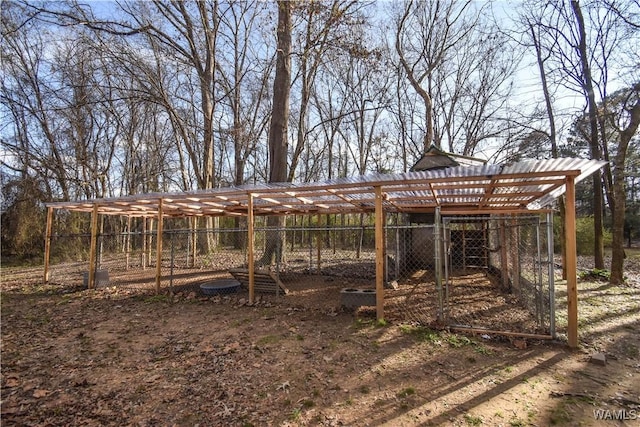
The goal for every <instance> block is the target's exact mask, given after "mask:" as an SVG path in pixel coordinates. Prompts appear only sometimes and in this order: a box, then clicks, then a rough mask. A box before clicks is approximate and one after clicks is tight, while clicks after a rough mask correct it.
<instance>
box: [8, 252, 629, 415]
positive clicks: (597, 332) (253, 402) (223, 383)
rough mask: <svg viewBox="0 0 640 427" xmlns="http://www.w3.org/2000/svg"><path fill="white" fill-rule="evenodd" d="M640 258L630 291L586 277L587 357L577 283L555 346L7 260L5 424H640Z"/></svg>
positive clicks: (561, 296) (326, 306)
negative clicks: (567, 328) (46, 274)
mask: <svg viewBox="0 0 640 427" xmlns="http://www.w3.org/2000/svg"><path fill="white" fill-rule="evenodd" d="M627 261H628V262H627V266H628V270H627V276H628V277H629V285H628V286H624V287H611V286H609V285H608V284H607V283H606V282H598V281H580V283H579V292H580V295H579V313H580V317H579V319H580V320H579V324H580V328H581V329H580V341H581V344H580V348H579V349H578V350H574V351H572V350H569V349H568V348H567V346H566V343H565V342H563V340H562V337H563V334H562V330H563V329H562V328H563V327H564V326H563V325H565V324H566V320H565V319H564V315H565V313H566V300H565V298H566V292H564V291H563V289H562V287H561V286H559V287H558V288H557V290H556V299H557V306H558V319H557V320H558V328H559V331H560V332H561V333H560V334H559V339H558V340H557V341H555V342H554V341H545V340H534V339H528V340H523V339H515V338H511V339H509V338H506V337H500V336H496V335H489V334H480V335H464V334H460V333H453V332H451V331H447V330H435V329H429V328H427V327H424V326H418V325H416V324H414V323H410V322H407V323H404V322H400V321H394V320H393V316H390V321H389V322H377V321H376V320H375V316H374V314H375V313H372V312H371V311H370V310H359V311H356V312H351V311H346V310H342V309H341V308H340V307H339V306H336V304H335V300H326V299H324V300H323V301H322V302H323V303H322V304H320V303H318V298H322V296H318V295H319V294H317V293H316V290H317V288H318V287H319V286H320V284H319V283H315V284H314V285H313V286H309V287H308V289H306V290H305V292H301V295H299V296H300V298H298V299H296V300H295V303H294V302H292V301H291V300H289V299H287V298H279V299H275V298H272V297H262V298H260V299H259V300H258V302H257V303H255V304H252V305H249V304H248V303H247V298H246V295H245V294H243V293H240V294H234V295H227V296H222V297H220V296H214V297H203V296H201V295H197V294H195V293H192V292H181V293H178V294H174V295H167V294H162V295H154V294H152V293H145V292H140V291H139V290H137V291H136V290H126V289H121V288H102V289H98V290H85V289H81V288H79V287H77V286H64V285H59V284H58V285H55V286H43V285H42V284H41V278H40V276H41V274H42V271H41V269H40V268H31V269H3V270H2V295H1V296H2V300H1V304H2V305H1V315H2V319H1V320H2V354H1V356H2V361H1V362H2V371H1V386H2V389H1V397H2V407H1V408H2V412H1V419H2V425H6V426H10V425H38V426H40V425H50V426H63V425H64V426H68V425H83V426H103V425H106V426H108V425H113V426H121V425H139V426H165V425H168V426H194V425H200V426H221V425H225V426H226V425H229V426H273V425H280V426H288V425H291V426H297V425H324V426H341V425H344V426H347V425H348V426H372V425H389V426H418V425H455V426H465V425H481V424H482V425H490V426H500V425H504V426H524V425H537V426H543V425H544V426H546V425H567V426H575V425H584V426H599V425H629V426H634V425H639V424H640V421H639V420H640V267H639V265H640V262H639V260H638V259H637V258H633V257H632V258H631V259H628V260H627ZM341 285H342V283H341ZM314 295H315V296H314ZM597 353H599V354H603V355H604V357H605V359H606V360H605V361H598V360H596V359H597V358H595V359H594V358H593V357H592V356H593V355H595V354H597ZM602 419H604V420H605V421H603V420H602Z"/></svg>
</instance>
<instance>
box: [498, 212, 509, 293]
mask: <svg viewBox="0 0 640 427" xmlns="http://www.w3.org/2000/svg"><path fill="white" fill-rule="evenodd" d="M506 228H507V220H506V219H504V218H503V219H500V220H498V241H499V244H500V270H501V272H500V276H501V279H502V290H504V291H506V290H508V289H509V257H508V256H507V235H506V234H507V233H506Z"/></svg>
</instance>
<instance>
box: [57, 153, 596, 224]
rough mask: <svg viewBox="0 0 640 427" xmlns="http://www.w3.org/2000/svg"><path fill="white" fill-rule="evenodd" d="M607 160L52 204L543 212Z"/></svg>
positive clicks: (240, 211)
mask: <svg viewBox="0 0 640 427" xmlns="http://www.w3.org/2000/svg"><path fill="white" fill-rule="evenodd" d="M605 164H606V162H604V161H597V160H585V159H575V158H563V159H550V160H527V161H522V162H517V163H512V164H494V165H488V164H485V165H476V166H457V167H451V168H448V169H438V170H431V171H419V172H407V173H398V174H374V175H365V176H357V177H350V178H340V179H335V180H330V181H322V182H313V183H300V184H298V183H273V184H255V185H245V186H240V187H226V188H217V189H211V190H198V191H187V192H181V193H151V194H140V195H132V196H124V197H115V198H104V199H94V200H84V201H74V202H57V203H49V204H48V205H47V206H49V207H53V208H56V209H66V210H70V211H85V212H90V211H92V210H93V207H94V206H97V208H98V212H99V213H101V214H109V215H130V216H157V215H158V212H159V208H160V204H161V203H162V212H163V215H164V216H225V215H226V216H234V215H240V216H243V215H247V212H248V205H249V197H250V195H251V197H253V207H254V214H255V215H285V214H294V213H295V214H312V213H354V212H370V211H373V210H374V206H375V188H376V187H380V188H381V190H382V192H383V194H384V208H385V211H387V212H429V211H432V210H433V209H435V208H436V207H440V209H441V211H442V212H443V213H447V212H451V213H462V212H465V213H467V214H471V213H481V212H482V213H486V212H501V213H506V212H515V211H529V210H537V209H541V208H544V207H547V206H549V204H550V203H551V202H553V200H555V199H556V198H557V197H559V196H560V195H562V194H563V193H564V191H565V187H564V184H565V182H566V181H565V180H566V178H567V177H569V176H572V177H574V179H575V180H576V182H578V181H580V180H582V179H584V178H586V177H588V176H590V175H591V174H593V173H594V172H595V171H596V170H598V169H599V168H601V167H602V166H604V165H605Z"/></svg>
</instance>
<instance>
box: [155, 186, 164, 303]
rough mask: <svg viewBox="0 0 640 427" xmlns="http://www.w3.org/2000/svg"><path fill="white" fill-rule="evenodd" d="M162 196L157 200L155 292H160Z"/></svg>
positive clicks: (162, 222)
mask: <svg viewBox="0 0 640 427" xmlns="http://www.w3.org/2000/svg"><path fill="white" fill-rule="evenodd" d="M162 214H163V213H162V198H161V199H160V201H159V202H158V226H157V227H156V294H159V293H160V281H161V279H162V228H163V224H164V221H163V217H162Z"/></svg>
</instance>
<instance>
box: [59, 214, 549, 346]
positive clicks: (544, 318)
mask: <svg viewBox="0 0 640 427" xmlns="http://www.w3.org/2000/svg"><path fill="white" fill-rule="evenodd" d="M548 218H550V216H548ZM549 221H550V220H549ZM157 227H158V224H157V221H154V220H153V219H142V218H137V219H129V220H126V221H119V222H112V223H107V224H101V225H100V232H99V233H98V235H97V236H96V238H97V241H96V243H97V244H96V257H95V266H94V268H95V270H96V276H95V285H96V287H104V286H111V287H113V286H115V287H119V288H127V289H141V290H149V291H155V290H157V285H158V280H159V286H160V291H162V292H167V291H168V292H172V293H184V294H185V295H193V296H206V295H209V293H208V292H209V291H211V290H212V289H213V291H214V292H216V289H218V290H220V292H222V290H221V289H219V288H217V286H218V285H221V286H222V285H224V286H227V285H228V286H231V284H233V283H234V282H230V281H236V282H235V283H236V284H238V285H240V284H242V285H243V286H242V287H240V286H237V287H233V286H232V287H231V288H229V289H232V291H233V292H237V293H241V294H242V293H243V295H244V294H247V293H248V290H247V287H248V277H249V276H248V264H249V243H250V241H252V242H253V262H254V267H255V270H256V271H257V274H258V275H257V276H256V277H257V279H256V280H257V282H255V281H254V283H256V286H255V288H254V290H255V291H256V292H257V293H258V294H271V295H273V296H275V297H276V298H280V297H282V296H284V295H285V294H287V302H288V303H290V304H293V305H304V306H307V307H313V308H320V309H326V310H338V309H340V308H341V306H345V305H346V306H349V307H350V308H353V307H359V304H358V303H357V302H354V301H356V300H358V299H359V301H360V302H361V305H362V306H363V307H364V309H366V308H367V307H369V308H372V306H373V307H374V306H375V304H374V302H375V301H376V298H375V293H374V292H376V291H377V290H376V232H375V223H374V218H373V215H370V214H356V215H346V214H345V215H340V214H335V215H334V214H332V215H304V216H303V215H300V216H289V217H279V218H275V219H274V218H273V217H272V218H267V217H258V218H256V220H255V224H254V233H253V235H252V236H249V234H248V227H247V223H246V219H242V218H238V219H233V218H219V219H213V218H208V219H203V220H200V222H198V221H195V220H193V219H183V218H179V219H174V218H170V219H166V220H165V221H164V223H163V231H162V234H161V239H162V240H161V242H160V243H161V244H160V245H159V244H158V243H159V242H158V238H159V236H158V229H157ZM550 230H551V224H550V222H545V221H544V220H541V219H540V217H538V216H527V217H524V216H497V215H491V216H489V215H485V216H474V217H445V218H443V219H442V220H440V218H439V215H437V214H435V215H433V214H414V215H387V216H386V221H385V226H384V233H383V236H384V242H383V248H384V257H383V259H382V262H383V271H384V277H383V282H384V285H385V289H384V293H385V295H384V297H385V317H386V318H388V319H389V320H391V321H398V322H411V323H419V324H424V325H434V324H435V325H448V326H458V327H473V328H489V329H494V330H495V329H498V330H503V331H520V332H527V333H534V332H535V333H544V334H548V333H550V332H551V333H553V289H552V288H551V286H552V283H553V281H552V280H550V276H549V274H550V272H551V274H553V265H552V264H551V260H552V256H553V253H552V250H551V248H552V242H551V241H550V240H551V239H552V233H551V232H550ZM90 246H91V236H90V235H89V234H86V233H85V234H77V235H67V236H53V237H52V241H51V247H52V252H51V253H52V263H51V265H52V266H51V274H50V280H51V281H52V282H54V283H56V282H60V283H63V282H64V283H73V284H76V285H78V286H84V287H86V286H87V285H88V270H89V265H88V264H89V251H90ZM158 248H161V249H160V250H161V253H160V254H158V253H157V251H158ZM550 254H551V255H550ZM63 261H64V262H63ZM158 263H159V264H158ZM224 286H222V287H223V288H224ZM224 289H227V288H224ZM345 292H347V294H345ZM372 293H373V294H372ZM346 297H348V298H350V300H349V302H348V303H347V304H344V302H345V301H344V299H345V298H346ZM354 298H355V300H354Z"/></svg>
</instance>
